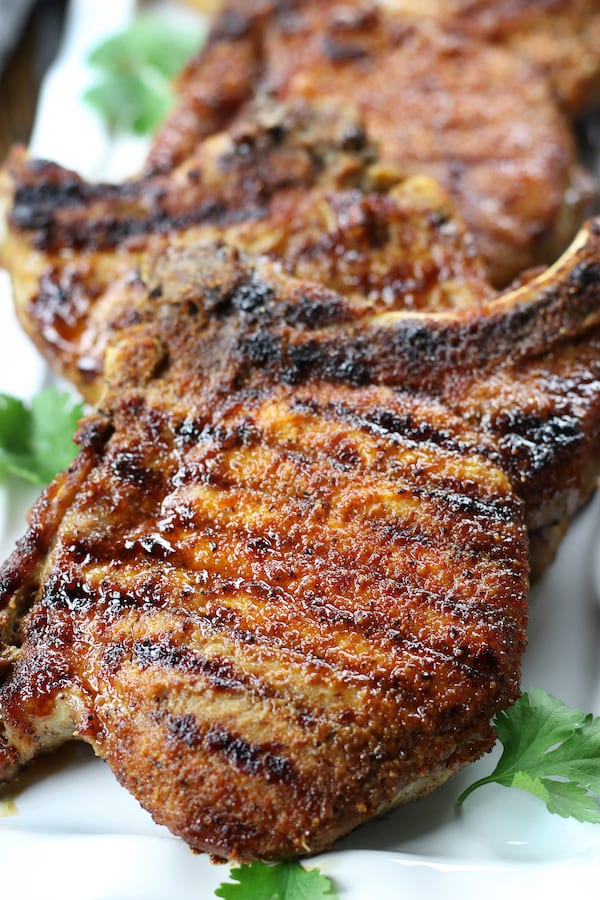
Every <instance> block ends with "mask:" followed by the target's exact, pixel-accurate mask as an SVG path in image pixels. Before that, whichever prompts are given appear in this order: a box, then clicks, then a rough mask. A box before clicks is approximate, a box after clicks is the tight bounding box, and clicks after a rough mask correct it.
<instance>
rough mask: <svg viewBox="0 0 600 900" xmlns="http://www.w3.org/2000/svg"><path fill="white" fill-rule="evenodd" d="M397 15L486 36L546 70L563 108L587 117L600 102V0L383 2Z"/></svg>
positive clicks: (398, 0)
mask: <svg viewBox="0 0 600 900" xmlns="http://www.w3.org/2000/svg"><path fill="white" fill-rule="evenodd" d="M383 3H384V5H385V6H386V7H388V8H389V9H390V10H391V11H392V12H394V13H402V15H412V16H415V17H418V18H423V17H431V18H433V19H435V21H436V22H438V23H439V24H440V25H441V26H442V27H443V28H444V29H445V30H448V29H450V30H456V31H458V32H459V33H462V34H465V35H467V36H475V37H477V38H483V39H484V40H485V41H486V42H489V43H493V44H498V45H501V46H503V47H507V48H508V49H510V50H512V51H513V52H514V53H515V54H516V55H517V56H519V57H522V58H525V59H529V60H531V62H533V63H534V64H535V65H536V67H537V68H538V69H541V70H542V71H543V72H545V74H546V76H547V78H548V79H549V81H550V83H551V85H552V87H553V89H554V91H555V93H556V95H557V96H558V98H559V99H560V102H561V104H562V105H563V106H565V107H566V108H567V110H568V111H569V112H571V113H572V114H573V115H576V116H581V115H582V114H585V113H586V112H589V111H590V110H591V109H593V108H594V107H596V106H597V105H598V102H599V101H600V6H599V5H598V2H597V0H528V2H526V3H523V2H521V0H494V2H490V0H383Z"/></svg>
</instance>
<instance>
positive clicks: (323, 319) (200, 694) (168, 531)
mask: <svg viewBox="0 0 600 900" xmlns="http://www.w3.org/2000/svg"><path fill="white" fill-rule="evenodd" d="M599 257H600V226H599V223H592V224H591V225H590V227H589V228H588V229H587V230H586V231H584V232H583V233H582V235H581V236H580V239H579V240H578V241H577V243H576V245H575V246H574V247H573V249H572V251H571V253H570V254H569V255H568V256H567V257H566V258H565V259H563V260H562V261H561V262H559V263H558V264H557V266H556V267H555V268H554V269H552V270H550V271H549V272H548V273H546V274H545V275H543V276H540V278H538V279H537V280H534V281H532V282H531V283H529V284H527V285H525V286H523V287H522V288H520V289H518V290H516V291H513V292H511V293H508V294H506V295H504V296H502V297H500V298H499V299H497V300H495V301H490V302H488V303H486V304H484V305H483V307H482V308H481V309H480V310H469V311H466V310H463V311H452V312H447V313H438V314H432V313H420V314H419V313H402V312H391V313H383V312H380V311H375V312H373V311H372V310H369V309H368V308H365V307H358V306H356V305H353V304H352V303H351V301H350V300H349V299H348V298H347V297H344V296H343V295H340V294H338V293H335V292H333V291H331V290H327V289H326V288H324V287H323V286H321V285H317V284H315V283H311V282H306V281H301V280H299V279H295V278H293V277H291V276H290V275H288V274H287V273H285V272H284V271H283V269H282V267H281V266H280V265H278V264H277V263H275V262H273V261H271V260H268V259H264V258H263V259H261V258H255V259H252V258H246V257H243V256H240V255H239V253H238V252H237V251H235V250H232V249H231V248H227V247H223V246H218V245H217V246H213V247H210V246H208V247H207V246H206V245H202V246H199V247H197V248H190V247H186V248H174V249H172V250H170V251H169V252H167V253H166V254H164V255H162V256H161V257H159V258H158V259H156V260H149V261H148V268H147V271H146V272H145V274H144V275H143V277H144V281H145V284H146V288H147V293H146V301H145V303H144V302H142V303H141V304H139V307H138V309H139V321H138V324H137V325H134V326H130V327H129V328H128V329H126V330H124V331H122V332H121V335H120V338H119V340H118V341H117V342H116V343H115V344H114V345H113V346H111V348H110V349H109V352H108V354H107V366H106V377H107V389H106V392H105V394H104V396H103V398H102V401H101V404H100V410H99V412H98V413H96V414H94V415H93V416H92V417H90V418H89V419H87V420H86V421H84V423H83V424H82V426H81V429H80V432H79V443H80V446H81V450H80V453H79V455H78V457H77V459H76V461H75V463H74V464H73V466H72V467H71V469H70V470H69V471H68V472H66V473H64V474H63V475H61V476H59V477H58V478H57V479H56V480H55V482H54V483H53V484H52V485H51V486H50V487H49V488H48V490H47V491H46V493H45V494H44V495H43V496H42V498H41V500H40V501H39V502H38V504H37V505H36V506H35V508H34V510H33V513H32V516H31V522H30V528H29V530H28V532H27V534H26V536H25V537H24V538H23V540H22V541H21V542H20V544H19V545H18V547H17V549H16V551H15V552H14V554H13V555H12V557H11V558H10V559H9V560H8V561H7V563H6V564H5V565H4V567H3V568H2V570H1V571H0V607H1V609H2V613H1V615H2V626H3V632H2V633H3V638H4V642H5V645H4V649H3V653H2V666H3V681H2V684H1V686H0V720H1V723H2V724H1V737H0V761H1V763H0V769H1V770H2V773H3V775H4V776H5V777H8V776H9V775H10V774H11V773H12V772H13V771H15V770H16V769H17V768H18V766H19V765H21V764H23V763H24V762H26V761H27V760H29V759H31V758H32V757H34V756H35V755H36V754H37V753H39V752H41V751H43V750H48V749H51V748H52V747H53V746H56V745H57V744H59V743H61V742H63V741H65V740H68V739H70V738H72V737H73V736H75V737H79V738H81V739H83V740H87V741H89V742H90V743H91V744H92V745H93V746H94V748H95V749H96V751H97V752H98V753H99V754H100V755H101V756H102V757H104V758H105V759H106V760H107V761H108V763H109V765H110V766H111V767H112V769H113V771H114V772H115V774H116V775H117V777H118V779H119V780H120V781H121V783H123V784H124V785H125V786H126V787H128V788H129V790H131V791H132V793H133V794H134V795H135V796H136V797H137V798H138V799H139V800H140V802H141V803H142V804H143V805H144V806H145V807H146V808H147V809H148V810H149V811H150V812H151V813H152V815H153V816H154V817H155V819H156V820H157V821H159V822H162V823H164V824H166V825H167V826H168V827H169V828H171V829H172V831H173V832H175V833H176V834H179V835H181V836H182V837H183V838H184V839H185V840H186V841H187V842H188V843H189V844H190V845H191V846H192V847H193V848H195V849H201V850H208V851H210V852H212V853H214V854H216V855H217V856H221V857H228V858H235V859H253V858H256V857H260V858H273V859H275V858H280V857H288V856H292V855H296V854H304V853H309V852H315V851H318V850H320V849H323V848H325V847H328V846H330V845H331V843H332V842H333V841H334V840H335V839H336V838H337V837H339V836H340V835H342V834H345V833H347V832H348V831H349V830H350V829H351V828H353V827H355V826H356V825H358V824H359V823H361V822H363V821H365V820H367V819H368V818H370V817H372V816H374V815H377V814H378V813H380V812H381V811H382V810H385V809H387V808H389V807H391V806H393V805H395V804H397V803H399V802H402V801H404V800H407V799H409V798H412V797H416V796H419V795H421V794H423V793H426V792H427V791H429V790H431V789H432V788H433V787H435V786H436V785H438V784H440V783H441V782H443V781H444V780H445V779H446V778H447V777H448V776H449V775H450V774H451V773H452V772H454V771H456V770H457V769H459V768H460V767H462V766H463V765H465V764H466V763H467V762H469V761H470V760H472V759H474V758H476V757H477V756H479V755H480V754H481V753H482V752H484V751H485V750H486V749H487V748H488V747H489V746H491V744H492V742H493V733H492V731H491V729H490V726H489V719H490V717H491V716H492V715H493V714H494V713H495V712H496V711H497V710H498V709H501V708H502V707H504V706H506V705H507V704H509V703H510V702H511V701H512V700H513V699H514V698H515V697H516V696H517V694H518V689H519V688H518V683H519V661H520V657H521V653H522V650H523V647H524V643H525V619H526V606H527V587H528V577H527V568H528V567H527V551H528V545H527V538H526V530H525V517H524V510H523V503H522V500H521V498H520V497H519V495H518V491H517V490H515V485H514V472H513V470H512V468H511V466H512V465H513V463H511V462H509V457H510V450H509V449H508V450H507V448H506V447H504V446H503V445H502V438H501V436H500V438H498V434H499V431H501V430H502V428H501V425H500V426H499V425H498V422H497V420H496V418H495V417H494V411H492V412H491V415H490V416H489V417H488V418H486V415H487V413H486V409H487V405H486V403H487V402H486V400H485V394H486V391H487V387H486V386H487V382H488V379H489V378H490V377H494V378H496V379H497V380H498V381H499V382H501V383H502V384H503V386H504V389H505V390H506V391H507V392H508V391H509V386H510V384H511V381H512V382H513V394H512V395H509V393H506V395H505V399H506V400H507V402H508V405H507V407H506V409H505V410H504V411H505V413H506V415H507V416H513V417H514V418H516V419H519V417H521V415H522V412H523V409H528V410H529V406H528V405H527V404H531V403H532V402H533V403H534V404H535V405H536V407H537V412H538V413H539V415H540V417H541V416H542V414H543V415H545V416H546V419H545V422H546V423H550V422H553V423H555V424H554V425H553V426H550V425H549V427H547V428H544V422H542V421H541V420H540V425H539V431H540V434H541V435H542V438H539V439H538V446H539V447H542V446H543V447H544V449H545V451H546V453H547V456H548V459H550V460H554V461H555V462H556V461H557V460H560V458H561V454H562V453H563V451H564V443H565V432H564V431H561V428H560V427H559V426H558V424H556V423H558V422H559V421H563V420H564V421H565V422H566V420H567V418H569V423H568V435H569V436H570V437H571V438H573V439H574V446H575V448H576V450H577V447H581V445H582V444H583V445H585V447H586V453H585V455H584V458H585V459H586V460H587V463H588V466H587V468H588V469H589V468H590V467H591V465H595V466H596V468H597V465H598V459H599V454H598V443H599V440H598V438H599V434H598V430H599V422H600V396H599V395H600V291H599V284H600V279H599V278H598V259H599ZM159 289H160V296H161V300H162V302H161V303H160V304H158V305H157V303H156V301H155V296H156V294H157V291H158V290H159ZM311 310H314V311H318V315H312V314H308V313H309V312H310V311H311ZM567 376H568V379H569V382H568V385H567V382H566V381H565V379H566V378H567ZM528 387H529V390H528ZM525 394H527V401H526V403H525V405H524V401H523V397H524V395H525ZM530 396H531V397H534V398H535V400H533V401H531V400H530V399H529V397H530ZM529 413H530V420H529V421H531V416H533V410H529ZM575 438H577V440H575ZM578 442H579V443H578ZM576 455H577V454H576ZM580 459H581V458H580ZM509 470H510V471H509ZM587 475H588V472H587V471H586V473H585V475H584V474H583V473H582V472H581V471H580V472H579V480H578V481H577V482H573V483H571V484H570V485H569V486H568V487H567V486H565V485H563V484H560V485H559V484H556V485H554V497H553V504H554V507H556V503H557V497H558V498H559V499H560V498H561V497H563V495H564V494H565V493H566V492H567V491H568V490H573V489H574V488H580V489H581V488H582V486H583V482H584V481H585V478H587ZM541 509H542V510H544V509H545V510H546V512H547V511H548V504H544V502H542V503H541Z"/></svg>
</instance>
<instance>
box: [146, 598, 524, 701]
mask: <svg viewBox="0 0 600 900" xmlns="http://www.w3.org/2000/svg"><path fill="white" fill-rule="evenodd" d="M227 587H228V585H227V584H226V583H224V584H223V588H224V593H225V594H226V593H227ZM230 587H231V588H233V590H234V591H235V593H236V594H237V595H238V596H239V595H240V593H241V592H242V591H243V592H244V593H246V594H247V595H248V596H249V597H251V598H260V599H261V600H263V601H266V602H268V601H269V600H271V601H272V600H273V599H274V598H273V594H272V592H271V586H270V585H267V586H266V590H265V586H262V585H261V584H260V583H258V582H255V583H254V584H239V583H238V584H235V585H230ZM421 593H422V594H423V593H424V592H421ZM425 596H426V598H427V600H428V604H427V608H428V610H429V611H431V612H432V613H436V614H438V616H437V619H436V621H435V622H434V630H430V634H429V635H428V638H427V640H425V638H424V637H423V638H419V637H418V636H417V633H421V634H422V632H423V630H424V628H425V623H424V622H423V620H422V617H419V615H418V610H417V611H416V614H415V611H411V610H409V611H408V615H407V618H406V621H405V622H402V621H401V620H394V619H390V618H389V613H386V611H383V612H382V614H381V615H380V616H378V615H377V614H376V612H374V611H373V610H368V612H367V614H366V615H363V614H362V613H363V612H364V611H361V610H342V609H338V608H336V607H334V606H333V605H332V604H326V603H322V602H320V598H308V599H305V601H304V602H301V603H300V608H301V609H302V612H303V615H301V616H300V615H298V614H297V611H298V606H299V605H298V603H297V602H296V600H295V598H293V597H290V596H289V595H287V594H286V592H284V591H283V590H282V589H279V590H278V591H277V602H278V606H277V612H278V614H279V620H277V619H276V617H275V616H273V617H271V618H269V615H268V613H267V611H266V610H265V613H264V615H263V616H262V618H261V619H260V620H258V621H257V620H254V621H252V620H249V619H248V618H247V617H245V616H244V610H243V609H242V610H241V611H240V610H239V609H236V608H235V607H232V606H227V607H225V610H226V611H225V612H224V607H223V606H222V605H221V606H219V607H217V608H216V609H215V610H214V612H211V611H210V610H204V611H203V612H202V613H201V614H199V613H197V612H194V611H193V610H192V609H191V608H190V607H189V606H188V607H187V608H186V609H185V610H182V609H170V610H169V612H170V613H173V614H174V615H175V616H176V618H179V617H180V616H181V615H185V618H186V620H189V621H190V622H194V624H195V625H196V626H199V627H200V628H201V630H202V631H203V632H206V629H207V627H209V628H210V629H211V630H212V631H213V632H214V633H218V632H221V633H225V634H226V635H227V636H228V637H229V638H230V639H231V641H232V642H233V643H234V644H236V643H237V644H242V645H260V646H263V647H271V648H278V649H286V650H288V651H290V652H292V653H293V654H301V655H302V657H303V660H304V661H306V662H308V663H315V662H318V663H319V664H321V663H325V664H326V665H327V667H328V668H329V669H330V671H332V672H336V671H337V672H340V671H341V672H344V671H345V672H350V671H351V672H352V673H353V675H354V676H355V677H359V678H361V679H362V678H366V679H367V681H368V682H369V683H371V684H373V685H377V686H380V687H383V688H386V687H390V685H393V679H392V680H390V676H389V674H388V675H381V674H374V673H373V672H372V671H367V672H366V673H365V672H363V671H361V669H360V668H359V667H358V665H357V663H360V661H361V659H363V656H362V655H359V656H354V659H352V658H351V657H349V656H348V653H347V652H345V651H343V650H340V648H339V646H338V645H337V644H335V643H334V642H333V639H335V638H336V637H337V638H343V637H344V636H346V637H355V638H357V639H360V640H361V641H368V642H369V643H370V644H372V645H374V647H375V646H377V645H378V648H379V649H381V648H382V647H383V646H385V647H386V648H387V652H388V653H389V650H390V649H392V648H395V649H397V651H398V654H399V656H398V661H399V660H400V656H401V655H408V656H410V657H412V656H415V657H416V659H418V660H419V661H420V663H419V664H421V663H422V661H423V659H425V660H429V661H430V662H437V663H438V664H439V663H441V664H444V663H445V664H449V665H452V666H454V665H457V666H458V668H459V669H460V670H462V671H463V673H464V674H467V676H468V677H469V678H473V677H478V676H479V675H481V673H480V672H479V671H478V669H477V668H476V666H475V665H474V663H475V664H476V662H477V657H478V655H479V654H480V653H481V645H480V644H479V643H474V642H472V641H471V642H469V641H470V634H469V632H470V630H473V626H477V629H478V630H479V631H481V627H482V625H484V626H487V627H489V629H490V632H491V634H490V635H488V638H487V642H488V643H489V638H490V637H491V636H492V635H494V634H500V632H499V630H498V625H499V624H501V625H502V626H503V629H504V631H505V632H506V633H508V634H509V635H511V634H512V635H513V638H515V639H516V637H517V635H518V630H519V629H518V625H517V624H514V626H513V627H512V628H511V627H508V623H507V621H506V619H505V616H504V615H503V613H502V610H501V609H490V608H489V605H486V604H485V603H483V604H482V605H475V604H467V605H466V604H465V602H464V600H462V601H460V602H459V603H458V604H456V605H455V606H452V607H451V609H452V612H454V610H455V609H456V610H457V611H458V613H459V615H458V617H457V618H456V619H454V620H453V621H449V622H446V623H444V627H443V629H440V622H439V618H440V616H439V613H440V612H442V613H443V614H444V615H445V616H448V612H449V607H450V606H451V600H450V598H449V596H448V593H447V592H444V594H440V596H439V597H437V598H436V599H435V601H432V598H433V596H434V595H432V594H431V593H428V594H426V595H425ZM315 600H316V601H317V602H315ZM282 601H285V602H286V607H285V613H286V616H285V623H283V625H282V623H281V621H280V620H281V614H282V612H283V608H282V606H281V602H282ZM242 602H243V601H242ZM260 608H261V609H264V607H263V606H262V605H261V607H260ZM290 613H291V615H290ZM411 614H412V621H411ZM307 616H308V618H307ZM311 620H312V625H313V626H314V630H313V634H312V635H310V634H308V632H307V625H308V624H310V623H311ZM324 624H326V625H327V626H328V628H327V632H326V635H324V633H323V629H322V626H323V625H324ZM407 626H409V628H408V630H407ZM428 627H430V626H428ZM436 628H438V629H440V630H439V631H436V630H435V629H436ZM290 634H295V635H299V636H300V637H299V639H298V638H294V642H293V644H291V643H290V641H289V635H290ZM460 635H463V636H464V639H463V641H462V645H460V646H459V644H458V643H457V638H458V637H459V636H460ZM325 637H329V638H331V639H332V642H330V643H329V644H328V645H327V646H326V645H325ZM510 639H511V638H510V637H509V638H508V640H509V641H510ZM444 645H448V647H449V648H451V649H442V648H443V646H444ZM457 649H458V650H460V653H457ZM315 650H316V651H317V653H316V654H315ZM133 652H134V656H135V658H136V660H137V662H138V664H139V665H140V666H141V667H142V668H145V667H148V666H150V665H159V666H164V667H166V668H172V669H176V670H178V671H182V672H185V673H186V674H196V675H199V676H201V677H203V678H205V679H206V680H207V681H208V683H209V684H211V686H213V687H215V688H216V689H222V690H233V691H242V690H244V689H248V687H249V686H252V687H253V690H256V689H257V682H256V680H255V678H254V677H253V676H250V680H248V677H247V676H245V675H244V674H243V673H240V672H238V671H237V670H236V669H235V667H234V666H233V665H232V664H231V663H230V662H229V661H227V660H224V659H222V658H221V657H215V658H214V659H204V658H203V657H200V656H198V655H197V654H196V653H194V652H193V651H191V650H189V649H188V648H185V647H184V648H181V647H178V646H175V645H173V644H172V643H170V642H169V641H168V640H165V639H159V640H155V641H152V640H145V641H136V642H135V643H134V646H133ZM324 652H325V653H327V654H328V655H327V656H323V653H324ZM331 653H339V654H341V656H340V655H338V657H337V659H332V658H331V656H330V654H331ZM490 653H493V651H492V650H491V649H490ZM459 656H461V657H462V659H459V658H458V657H459ZM342 657H343V658H342ZM377 657H378V654H375V655H373V654H372V653H371V654H368V655H367V656H366V657H364V658H365V659H369V661H370V663H369V665H371V664H375V661H376V659H377ZM383 662H384V663H385V664H386V665H387V666H388V667H389V668H390V669H392V670H393V668H394V664H393V663H392V662H390V659H389V657H388V656H384V658H383ZM340 677H341V676H340ZM258 693H259V695H260V696H264V688H260V689H259V690H258Z"/></svg>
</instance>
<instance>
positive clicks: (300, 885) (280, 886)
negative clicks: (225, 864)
mask: <svg viewBox="0 0 600 900" xmlns="http://www.w3.org/2000/svg"><path fill="white" fill-rule="evenodd" d="M230 875H231V878H232V879H233V880H234V881H235V882H236V883H235V884H232V883H230V882H225V883H223V884H222V885H221V886H220V887H219V888H217V890H216V891H215V896H217V897H223V898H224V900H336V894H335V893H334V890H333V885H332V883H331V881H330V880H329V878H326V877H325V876H324V875H321V873H320V872H319V870H318V869H305V868H303V867H302V866H301V865H300V864H299V863H296V862H288V863H277V864H276V865H273V866H269V865H266V863H261V862H253V863H250V864H249V865H243V866H239V867H238V868H236V869H232V870H231V873H230Z"/></svg>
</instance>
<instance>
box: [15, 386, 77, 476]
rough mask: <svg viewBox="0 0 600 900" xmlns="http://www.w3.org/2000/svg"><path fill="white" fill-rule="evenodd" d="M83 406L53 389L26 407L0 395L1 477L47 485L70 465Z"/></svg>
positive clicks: (17, 401)
mask: <svg viewBox="0 0 600 900" xmlns="http://www.w3.org/2000/svg"><path fill="white" fill-rule="evenodd" d="M82 415H83V405H82V404H81V403H79V402H77V400H75V399H74V398H73V397H72V396H71V395H70V394H67V393H63V392H61V391H59V390H57V389H56V388H54V387H50V388H47V389H46V390H44V391H41V392H40V393H39V394H37V395H36V396H35V397H34V398H33V400H32V401H31V405H30V406H29V407H27V406H26V405H25V404H24V403H23V402H22V401H21V400H18V399H17V398H16V397H11V396H9V395H8V394H0V475H17V476H19V477H20V478H24V479H25V480H26V481H30V482H32V483H33V484H48V482H50V481H52V479H53V478H54V476H55V475H56V474H57V472H60V471H61V470H62V469H66V468H67V466H68V465H69V464H70V463H71V462H72V460H73V458H74V456H75V454H76V453H77V447H76V446H75V444H74V443H73V434H74V433H75V428H76V427H77V423H78V421H79V419H80V418H81V416H82Z"/></svg>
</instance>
